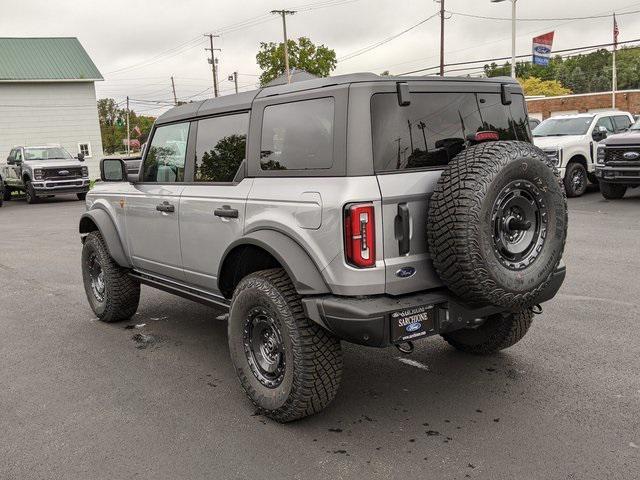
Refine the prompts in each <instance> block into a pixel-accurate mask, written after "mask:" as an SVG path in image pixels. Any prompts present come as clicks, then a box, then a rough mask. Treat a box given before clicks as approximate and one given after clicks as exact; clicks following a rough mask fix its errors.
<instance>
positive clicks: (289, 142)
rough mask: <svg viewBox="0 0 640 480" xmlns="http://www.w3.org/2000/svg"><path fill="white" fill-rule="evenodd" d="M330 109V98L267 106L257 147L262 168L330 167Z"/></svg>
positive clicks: (331, 110) (331, 147) (331, 155)
mask: <svg viewBox="0 0 640 480" xmlns="http://www.w3.org/2000/svg"><path fill="white" fill-rule="evenodd" d="M333 110H334V102H333V98H318V99H314V100H303V101H300V102H292V103H282V104H279V105H271V106H268V107H266V108H265V109H264V116H263V119H262V142H261V146H260V167H261V168H262V170H313V169H327V168H331V166H332V165H333Z"/></svg>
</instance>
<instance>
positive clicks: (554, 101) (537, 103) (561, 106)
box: [527, 90, 640, 120]
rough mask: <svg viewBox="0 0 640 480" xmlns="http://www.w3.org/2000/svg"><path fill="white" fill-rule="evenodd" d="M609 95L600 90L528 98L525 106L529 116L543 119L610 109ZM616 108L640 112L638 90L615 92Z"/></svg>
mask: <svg viewBox="0 0 640 480" xmlns="http://www.w3.org/2000/svg"><path fill="white" fill-rule="evenodd" d="M611 97H612V95H611V92H601V93H582V94H578V95H562V96H558V97H540V98H528V99H527V108H528V110H529V116H530V117H533V118H537V119H539V120H545V119H547V118H549V117H553V116H555V115H570V114H573V113H587V112H602V111H605V110H611V100H612V98H611ZM616 110H622V111H625V112H629V113H631V114H633V115H638V114H640V90H623V91H620V92H616Z"/></svg>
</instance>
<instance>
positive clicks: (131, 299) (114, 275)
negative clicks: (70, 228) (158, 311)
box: [82, 231, 140, 322]
mask: <svg viewBox="0 0 640 480" xmlns="http://www.w3.org/2000/svg"><path fill="white" fill-rule="evenodd" d="M92 254H95V258H96V261H97V262H98V264H99V265H100V267H101V269H102V272H103V278H104V287H105V292H104V299H103V301H100V300H99V299H98V298H96V296H95V295H94V293H93V291H92V287H91V275H90V273H89V258H90V256H91V255H92ZM127 272H128V270H127V269H126V268H122V267H121V266H120V265H118V264H117V263H116V262H115V261H114V260H113V258H111V255H109V250H108V249H107V246H106V245H105V242H104V239H103V238H102V235H100V232H98V231H95V232H91V233H89V235H87V236H86V238H85V240H84V245H83V247H82V280H83V283H84V289H85V293H86V294H87V299H88V300H89V305H90V306H91V309H92V310H93V312H94V313H95V314H96V316H97V317H98V319H100V320H101V321H103V322H118V321H121V320H128V319H130V318H131V317H132V316H133V315H134V314H135V313H136V310H138V303H139V302H140V283H139V282H138V281H136V280H135V279H133V278H131V277H130V276H129V275H128V274H127Z"/></svg>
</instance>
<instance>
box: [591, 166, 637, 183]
mask: <svg viewBox="0 0 640 480" xmlns="http://www.w3.org/2000/svg"><path fill="white" fill-rule="evenodd" d="M630 174H633V175H630ZM596 178H598V179H599V180H602V181H603V182H606V183H619V184H625V185H630V186H631V185H640V168H639V167H638V166H636V167H611V166H605V167H597V168H596Z"/></svg>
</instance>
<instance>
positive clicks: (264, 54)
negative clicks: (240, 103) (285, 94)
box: [256, 37, 337, 86]
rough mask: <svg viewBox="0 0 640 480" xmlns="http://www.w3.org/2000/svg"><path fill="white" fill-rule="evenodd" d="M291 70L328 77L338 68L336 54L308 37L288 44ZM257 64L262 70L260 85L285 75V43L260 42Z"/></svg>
mask: <svg viewBox="0 0 640 480" xmlns="http://www.w3.org/2000/svg"><path fill="white" fill-rule="evenodd" d="M287 48H288V51H289V69H291V70H293V69H294V68H295V69H297V70H304V71H306V72H309V73H311V74H313V75H317V76H319V77H327V76H329V74H330V73H331V72H332V71H333V69H334V68H336V64H337V60H336V52H335V51H334V50H332V49H330V48H328V47H326V46H324V45H318V46H316V45H314V44H313V43H312V42H311V40H309V39H308V38H307V37H300V38H299V39H298V41H297V42H296V41H295V40H289V41H288V42H287ZM256 62H257V63H258V66H259V67H260V69H261V70H262V74H261V75H260V85H263V86H264V85H266V84H267V83H269V82H270V81H271V80H273V79H275V78H278V77H279V76H281V75H284V71H285V69H284V42H282V43H275V42H269V43H265V42H260V50H259V51H258V54H257V55H256Z"/></svg>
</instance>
